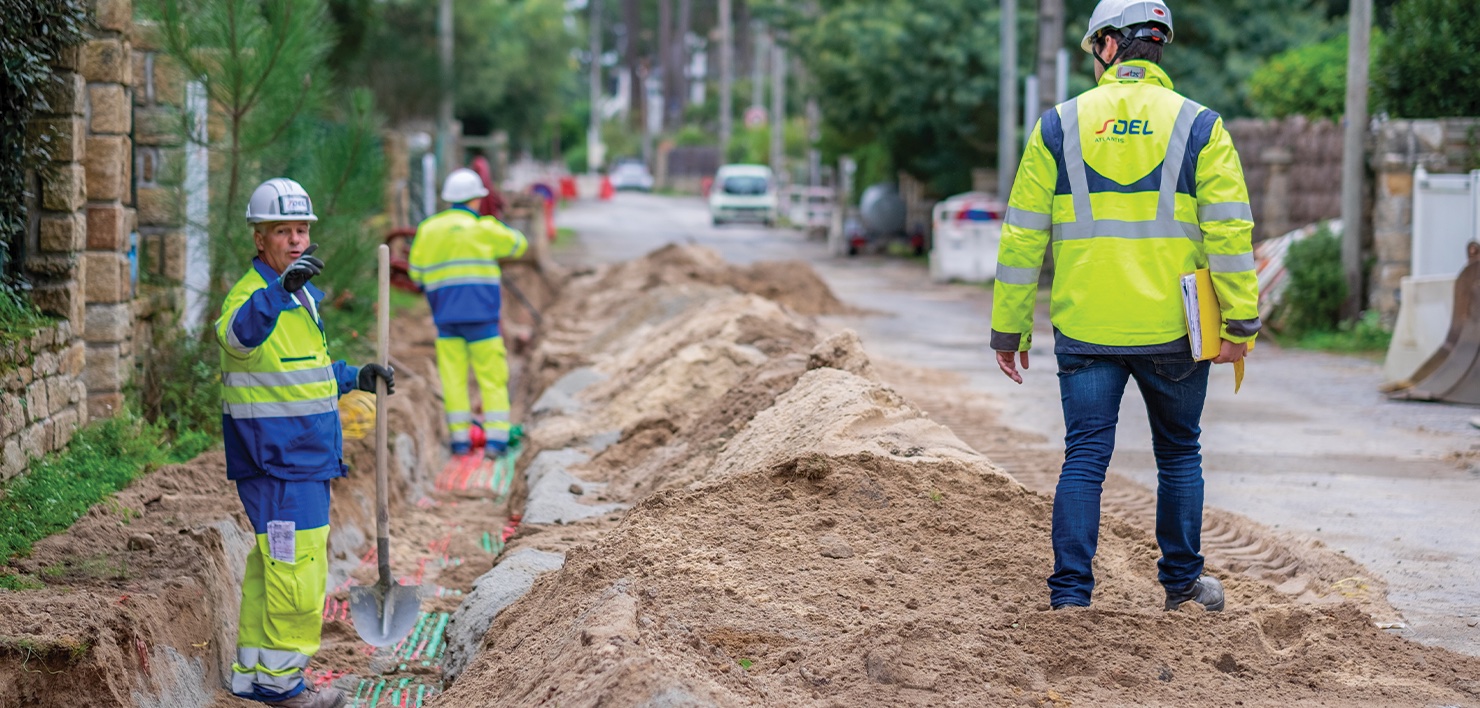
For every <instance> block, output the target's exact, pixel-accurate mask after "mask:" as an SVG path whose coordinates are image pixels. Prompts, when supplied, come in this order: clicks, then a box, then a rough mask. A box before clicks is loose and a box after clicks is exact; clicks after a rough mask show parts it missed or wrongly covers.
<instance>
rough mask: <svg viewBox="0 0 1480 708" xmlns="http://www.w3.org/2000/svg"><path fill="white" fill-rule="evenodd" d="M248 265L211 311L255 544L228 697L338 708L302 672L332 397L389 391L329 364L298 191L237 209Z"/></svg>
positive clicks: (377, 371) (324, 533) (336, 445)
mask: <svg viewBox="0 0 1480 708" xmlns="http://www.w3.org/2000/svg"><path fill="white" fill-rule="evenodd" d="M246 217H247V222H248V223H249V224H251V226H252V240H253V242H254V244H255V245H256V248H257V257H256V258H254V259H253V260H252V267H251V268H249V269H248V270H247V272H246V274H245V275H243V276H242V278H241V279H240V280H238V281H237V283H236V285H234V286H233V287H232V288H231V291H230V292H229V293H227V295H226V301H225V302H224V303H223V304H222V306H221V318H220V319H219V320H217V322H216V335H217V338H218V340H219V342H220V344H221V402H222V414H221V421H222V432H223V436H224V438H225V443H226V476H227V478H228V479H231V480H233V481H235V482H236V485H237V494H238V496H239V497H240V498H241V500H242V506H243V507H244V508H245V510H246V513H247V519H248V520H249V521H250V522H251V524H252V528H253V530H254V531H255V532H256V543H255V545H254V546H253V547H252V550H251V552H250V553H248V554H247V567H246V572H245V574H244V577H243V580H242V600H241V615H240V617H239V621H238V627H237V642H236V645H237V648H236V661H235V662H234V663H233V665H232V667H231V690H232V693H235V694H236V695H238V696H241V697H243V698H249V699H252V700H256V701H261V702H264V703H267V704H268V705H273V706H286V707H288V708H337V707H338V706H342V705H344V701H345V699H344V695H343V692H341V691H339V690H338V689H335V688H325V689H323V690H316V689H314V688H312V687H310V686H308V684H307V683H305V682H304V680H303V671H304V669H305V668H306V667H307V666H308V662H309V660H310V659H311V658H312V657H313V656H314V654H315V653H317V652H318V649H319V637H320V632H321V631H322V628H323V624H322V614H323V606H324V595H325V592H326V590H327V585H328V578H329V557H328V543H329V480H331V479H334V478H336V477H342V476H344V474H345V466H344V461H343V442H342V438H341V434H342V433H341V429H340V422H339V416H338V414H337V408H338V400H339V397H340V396H342V395H344V394H346V393H348V392H350V391H353V390H362V391H366V390H368V391H374V390H375V383H376V380H377V379H383V380H384V381H385V382H386V388H387V390H388V391H390V390H394V374H393V372H392V371H391V370H390V369H389V368H383V367H381V366H379V365H377V364H366V365H364V366H360V367H354V366H349V365H347V364H345V363H344V362H343V361H331V360H330V358H329V351H328V346H327V345H326V344H325V339H324V331H323V321H322V320H321V319H320V315H319V305H320V303H321V302H322V301H323V299H324V293H323V292H322V291H320V290H319V289H318V288H316V287H314V286H313V285H312V284H311V283H310V282H309V281H310V280H311V279H312V278H313V277H314V276H316V275H318V274H319V273H320V272H322V271H323V269H324V262H323V261H322V260H321V259H319V258H318V257H316V256H314V255H313V253H314V251H315V250H316V248H317V246H314V245H312V244H311V243H310V241H309V229H310V226H311V225H312V224H313V223H314V222H316V221H318V216H317V215H315V214H314V211H313V201H312V200H311V199H309V196H308V192H306V191H304V189H303V187H302V185H299V184H298V183H297V182H294V181H293V180H290V179H284V178H277V179H270V180H267V181H266V182H263V183H262V184H261V185H260V186H259V187H257V189H256V190H255V191H254V192H252V197H251V199H249V200H248V201H247V212H246Z"/></svg>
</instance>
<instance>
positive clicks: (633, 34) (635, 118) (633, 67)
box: [622, 0, 647, 129]
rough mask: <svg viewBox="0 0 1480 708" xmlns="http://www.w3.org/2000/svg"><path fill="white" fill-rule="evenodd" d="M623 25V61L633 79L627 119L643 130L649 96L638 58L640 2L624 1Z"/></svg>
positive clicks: (640, 38)
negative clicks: (624, 32)
mask: <svg viewBox="0 0 1480 708" xmlns="http://www.w3.org/2000/svg"><path fill="white" fill-rule="evenodd" d="M622 24H623V25H625V27H626V31H627V37H626V39H627V41H626V43H625V48H624V51H623V54H624V55H625V56H624V57H623V59H624V60H625V61H626V63H627V73H628V76H629V77H631V84H630V86H631V90H630V91H628V103H627V107H628V111H627V117H628V120H630V121H631V125H632V127H633V128H638V129H641V128H642V126H643V123H644V122H645V121H644V119H643V117H644V111H643V107H644V106H645V105H646V104H647V96H646V95H645V93H644V92H643V90H642V83H643V81H642V77H643V74H645V73H647V72H645V71H644V70H643V66H642V59H641V57H639V56H638V52H639V51H640V49H639V47H641V46H642V11H641V5H640V4H639V3H638V0H622Z"/></svg>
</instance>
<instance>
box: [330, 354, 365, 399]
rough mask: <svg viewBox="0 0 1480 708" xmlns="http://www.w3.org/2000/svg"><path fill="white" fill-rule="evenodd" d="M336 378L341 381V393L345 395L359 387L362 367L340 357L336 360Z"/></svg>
mask: <svg viewBox="0 0 1480 708" xmlns="http://www.w3.org/2000/svg"><path fill="white" fill-rule="evenodd" d="M334 380H336V381H338V382H339V395H341V396H343V395H344V394H346V393H349V392H350V391H353V390H355V389H357V388H359V381H360V367H358V366H350V365H349V364H346V363H344V360H343V359H340V360H339V361H336V362H334Z"/></svg>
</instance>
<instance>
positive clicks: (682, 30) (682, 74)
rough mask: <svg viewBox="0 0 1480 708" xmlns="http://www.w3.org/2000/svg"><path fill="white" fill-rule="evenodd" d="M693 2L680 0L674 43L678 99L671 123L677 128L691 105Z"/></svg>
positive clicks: (674, 106) (672, 110)
mask: <svg viewBox="0 0 1480 708" xmlns="http://www.w3.org/2000/svg"><path fill="white" fill-rule="evenodd" d="M693 10H694V3H693V0H678V30H677V32H675V34H676V35H677V37H676V38H675V41H674V42H673V67H674V68H673V71H674V77H673V80H674V86H676V87H677V90H676V91H675V94H676V99H675V100H674V102H673V107H672V108H671V109H670V111H671V113H670V120H669V123H670V124H671V125H672V126H673V127H675V128H677V127H678V126H679V125H681V124H682V123H683V113H684V108H686V107H687V106H688V105H689V50H688V46H689V25H690V24H692V21H693Z"/></svg>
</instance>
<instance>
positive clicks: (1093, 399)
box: [991, 0, 1260, 611]
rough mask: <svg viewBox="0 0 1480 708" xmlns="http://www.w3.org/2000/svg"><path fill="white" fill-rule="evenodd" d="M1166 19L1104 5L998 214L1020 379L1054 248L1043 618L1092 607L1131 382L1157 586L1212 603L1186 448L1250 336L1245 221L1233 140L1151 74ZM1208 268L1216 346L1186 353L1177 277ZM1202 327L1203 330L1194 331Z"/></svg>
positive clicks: (1001, 300) (1128, 6) (1197, 475)
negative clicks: (1108, 484) (1051, 448)
mask: <svg viewBox="0 0 1480 708" xmlns="http://www.w3.org/2000/svg"><path fill="white" fill-rule="evenodd" d="M1172 36H1173V32H1172V11H1171V9H1170V8H1168V7H1167V5H1166V4H1165V3H1163V2H1160V1H1159V0H1103V2H1101V3H1100V4H1099V6H1098V7H1096V8H1095V10H1094V14H1093V15H1092V16H1091V18H1090V21H1089V26H1088V27H1087V29H1086V31H1085V33H1084V39H1083V41H1082V42H1081V43H1080V47H1081V48H1083V49H1084V50H1085V51H1087V52H1089V53H1090V54H1092V55H1094V57H1095V61H1096V67H1095V79H1096V81H1097V82H1098V86H1096V87H1095V88H1094V89H1091V90H1090V91H1087V92H1085V93H1084V94H1081V95H1080V96H1078V97H1076V98H1074V99H1072V100H1070V101H1068V102H1066V103H1063V104H1061V105H1058V106H1055V107H1054V108H1053V109H1051V110H1049V111H1047V112H1045V113H1044V114H1043V117H1042V118H1041V119H1040V120H1039V122H1038V125H1037V126H1036V127H1035V128H1034V129H1033V133H1032V135H1031V136H1030V137H1029V140H1028V144H1027V148H1026V149H1025V150H1024V153H1023V159H1022V162H1021V163H1020V165H1019V168H1018V173H1017V178H1016V180H1015V182H1014V184H1013V188H1012V195H1011V197H1010V198H1009V200H1008V209H1007V214H1006V216H1005V218H1004V220H1003V222H1004V223H1003V228H1002V241H1001V245H1000V247H999V250H998V266H997V278H996V282H995V283H994V285H993V298H992V300H993V302H992V336H991V339H992V349H994V350H996V352H997V365H998V367H999V368H1001V370H1002V372H1003V373H1004V374H1005V375H1007V376H1008V378H1010V379H1012V380H1013V381H1016V382H1018V383H1021V382H1022V377H1023V373H1022V372H1020V371H1019V365H1021V368H1022V369H1023V370H1026V369H1027V368H1028V352H1029V350H1030V349H1031V348H1032V336H1033V326H1034V324H1033V320H1034V313H1035V307H1036V298H1037V295H1038V284H1039V278H1040V269H1041V267H1042V265H1043V258H1044V251H1045V249H1046V248H1049V247H1051V248H1053V256H1054V272H1053V288H1052V294H1051V296H1050V297H1051V300H1052V307H1051V308H1050V312H1051V315H1050V320H1051V324H1052V325H1053V330H1054V355H1055V357H1056V358H1057V363H1058V380H1059V390H1060V395H1061V398H1062V400H1063V412H1064V427H1065V436H1064V440H1065V453H1064V465H1063V470H1062V472H1061V473H1060V475H1059V481H1058V486H1057V488H1056V490H1055V495H1054V510H1053V531H1052V544H1053V550H1054V568H1053V574H1052V575H1051V576H1050V577H1049V578H1048V587H1049V604H1050V605H1051V606H1053V607H1054V609H1059V608H1063V607H1071V606H1086V605H1089V604H1090V599H1091V594H1092V592H1093V590H1094V572H1093V560H1094V556H1095V549H1096V545H1097V543H1098V533H1099V525H1100V496H1101V492H1102V488H1103V484H1104V480H1105V473H1106V469H1107V467H1108V465H1109V463H1110V457H1111V453H1112V452H1113V450H1114V447H1115V427H1116V421H1117V420H1118V417H1119V414H1120V401H1121V397H1122V395H1123V393H1124V391H1125V387H1126V384H1127V383H1129V381H1130V380H1131V379H1134V380H1135V382H1136V384H1137V386H1138V387H1139V388H1140V391H1141V394H1142V398H1143V399H1144V400H1145V402H1146V410H1147V416H1148V418H1149V419H1150V421H1151V430H1152V439H1153V447H1154V448H1155V450H1156V463H1157V472H1158V486H1157V514H1156V539H1157V544H1158V546H1159V547H1160V549H1161V559H1160V560H1159V561H1158V563H1157V568H1158V574H1157V579H1158V580H1159V581H1160V583H1161V585H1162V588H1163V590H1164V591H1165V593H1166V598H1165V603H1164V607H1165V608H1166V609H1175V608H1176V607H1178V606H1180V605H1181V604H1182V603H1185V602H1194V603H1197V604H1199V605H1202V606H1203V608H1204V609H1207V610H1211V611H1218V610H1222V609H1223V607H1224V594H1223V588H1222V586H1221V584H1219V582H1218V580H1217V579H1216V578H1214V577H1212V576H1210V575H1204V574H1203V557H1202V555H1201V543H1202V539H1201V529H1202V505H1203V479H1202V456H1201V452H1200V450H1201V447H1200V442H1199V437H1200V428H1199V425H1200V422H1199V421H1200V419H1201V416H1202V409H1203V402H1204V401H1205V400H1206V397H1207V384H1208V374H1209V368H1210V367H1209V361H1211V362H1212V363H1219V364H1223V363H1234V362H1238V361H1241V360H1242V359H1243V356H1244V354H1245V352H1246V351H1247V347H1248V346H1249V345H1250V344H1251V343H1252V342H1253V340H1254V337H1255V336H1256V335H1257V334H1258V332H1259V329H1260V321H1259V312H1258V308H1257V301H1258V284H1257V280H1256V278H1255V273H1254V255H1253V248H1252V243H1251V240H1252V235H1253V229H1254V221H1253V219H1254V217H1253V213H1252V211H1251V210H1250V208H1249V194H1248V188H1247V187H1246V185H1245V184H1244V177H1243V168H1242V167H1241V166H1240V163H1239V158H1238V153H1237V152H1236V151H1235V150H1234V147H1233V140H1232V139H1231V138H1230V137H1229V135H1228V131H1227V130H1225V129H1224V127H1223V120H1222V118H1220V117H1219V116H1218V114H1217V113H1215V112H1213V111H1211V110H1208V109H1206V108H1204V107H1202V106H1200V105H1198V104H1197V103H1196V102H1194V101H1191V100H1189V99H1187V98H1185V97H1183V96H1181V95H1180V94H1178V93H1176V92H1175V91H1173V90H1172V80H1171V78H1170V77H1169V76H1168V75H1167V73H1166V71H1164V70H1163V69H1162V67H1161V66H1160V62H1161V57H1162V51H1163V49H1164V48H1165V47H1166V45H1168V44H1170V43H1171V41H1172ZM1203 269H1206V271H1207V276H1208V278H1209V280H1211V282H1212V285H1213V290H1214V292H1215V294H1216V296H1217V300H1218V304H1219V307H1218V308H1217V313H1218V317H1219V319H1220V322H1218V323H1217V324H1216V325H1214V324H1212V323H1209V327H1210V328H1214V329H1216V330H1217V334H1218V339H1219V343H1218V346H1216V347H1212V349H1213V351H1206V352H1203V351H1198V350H1199V349H1201V337H1199V338H1198V341H1197V342H1196V344H1194V342H1193V340H1192V338H1191V337H1189V326H1188V323H1187V317H1186V314H1185V312H1184V309H1183V298H1184V290H1183V288H1184V281H1183V276H1184V274H1188V273H1192V272H1194V271H1199V270H1203ZM1199 322H1200V320H1199Z"/></svg>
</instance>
